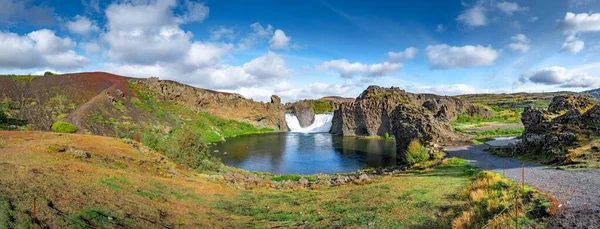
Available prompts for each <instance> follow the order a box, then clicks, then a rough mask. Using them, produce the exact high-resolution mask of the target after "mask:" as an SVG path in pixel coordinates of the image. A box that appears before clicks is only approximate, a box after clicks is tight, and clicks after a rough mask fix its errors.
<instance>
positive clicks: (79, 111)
mask: <svg viewBox="0 0 600 229" xmlns="http://www.w3.org/2000/svg"><path fill="white" fill-rule="evenodd" d="M112 83H113V84H112V85H111V86H110V87H108V88H106V89H104V90H102V91H101V92H100V93H98V94H97V95H96V96H94V97H93V98H92V99H90V100H89V101H87V102H86V103H84V104H83V105H81V106H79V107H77V108H76V109H75V110H74V111H72V112H71V113H69V116H68V117H67V119H66V120H65V121H67V122H70V123H72V124H73V125H75V126H76V127H77V133H78V134H81V133H83V131H84V126H83V125H82V123H81V117H82V116H83V115H84V114H85V112H86V111H87V109H89V108H90V107H91V106H92V105H94V104H95V103H96V102H98V101H100V100H101V99H108V98H107V97H106V92H111V91H114V90H116V89H117V88H120V87H122V86H123V83H127V81H113V82H112ZM113 96H114V95H113Z"/></svg>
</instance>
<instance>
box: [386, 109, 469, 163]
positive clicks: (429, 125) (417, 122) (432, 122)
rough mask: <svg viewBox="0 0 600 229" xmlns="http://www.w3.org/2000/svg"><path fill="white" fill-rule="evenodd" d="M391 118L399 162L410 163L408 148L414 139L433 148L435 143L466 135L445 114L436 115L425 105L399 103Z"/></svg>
mask: <svg viewBox="0 0 600 229" xmlns="http://www.w3.org/2000/svg"><path fill="white" fill-rule="evenodd" d="M391 120H392V133H393V135H394V137H395V139H396V155H397V158H398V163H399V164H407V163H408V162H407V160H406V150H407V148H408V145H409V143H410V142H411V141H412V140H414V139H417V140H419V142H420V143H421V144H423V145H424V146H426V147H429V148H431V147H432V146H433V145H435V144H440V143H444V142H448V141H452V140H457V139H460V138H464V137H466V136H463V135H462V134H459V133H457V132H455V131H454V130H453V129H452V126H450V123H449V122H448V119H447V118H446V117H445V115H436V114H434V113H433V112H432V111H431V110H428V108H425V107H416V106H414V105H409V104H399V105H398V106H396V108H395V109H394V110H393V112H392V116H391Z"/></svg>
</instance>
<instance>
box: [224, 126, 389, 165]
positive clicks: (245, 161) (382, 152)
mask: <svg viewBox="0 0 600 229" xmlns="http://www.w3.org/2000/svg"><path fill="white" fill-rule="evenodd" d="M212 149H213V150H219V152H217V153H215V155H216V156H218V157H220V158H221V160H222V161H223V163H225V164H226V165H229V166H233V167H238V168H242V169H246V170H250V171H261V172H271V173H276V174H288V173H299V174H315V173H342V172H352V171H355V170H358V169H364V168H369V167H380V166H390V165H394V164H395V163H396V156H395V143H394V141H385V140H379V139H358V138H353V137H342V136H335V135H331V134H328V133H311V134H308V133H273V134H260V135H246V136H240V137H235V138H230V139H227V142H226V143H221V144H218V145H215V146H213V147H212ZM225 152H227V153H226V154H225Z"/></svg>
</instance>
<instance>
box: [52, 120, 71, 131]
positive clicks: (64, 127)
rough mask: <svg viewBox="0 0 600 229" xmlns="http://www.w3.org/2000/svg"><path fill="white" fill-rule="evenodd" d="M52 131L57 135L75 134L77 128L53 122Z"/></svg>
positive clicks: (64, 123)
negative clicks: (57, 133)
mask: <svg viewBox="0 0 600 229" xmlns="http://www.w3.org/2000/svg"><path fill="white" fill-rule="evenodd" d="M52 131H54V132H59V133H75V132H77V127H75V125H73V124H71V123H68V122H55V123H54V124H52Z"/></svg>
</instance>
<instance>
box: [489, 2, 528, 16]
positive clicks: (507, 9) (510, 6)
mask: <svg viewBox="0 0 600 229" xmlns="http://www.w3.org/2000/svg"><path fill="white" fill-rule="evenodd" d="M496 7H498V9H500V11H502V12H503V13H505V14H507V15H512V14H513V13H515V12H519V11H525V10H527V7H521V6H519V4H517V3H516V2H499V3H498V4H496Z"/></svg>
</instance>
